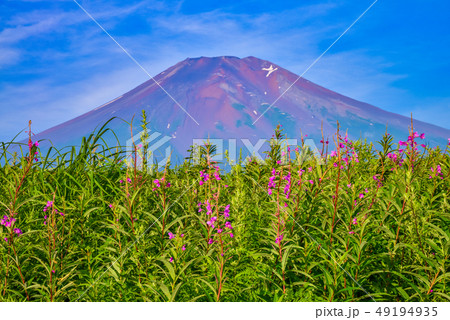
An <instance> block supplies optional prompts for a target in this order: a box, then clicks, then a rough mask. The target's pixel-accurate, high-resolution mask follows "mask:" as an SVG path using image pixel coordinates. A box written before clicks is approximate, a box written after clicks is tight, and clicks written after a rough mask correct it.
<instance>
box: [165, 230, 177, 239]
mask: <svg viewBox="0 0 450 320" xmlns="http://www.w3.org/2000/svg"><path fill="white" fill-rule="evenodd" d="M167 234H168V235H169V239H173V238H175V235H174V234H173V233H172V232H168V233H167Z"/></svg>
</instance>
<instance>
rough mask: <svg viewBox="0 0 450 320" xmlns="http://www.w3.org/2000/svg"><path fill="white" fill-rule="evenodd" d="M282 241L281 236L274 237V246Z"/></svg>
mask: <svg viewBox="0 0 450 320" xmlns="http://www.w3.org/2000/svg"><path fill="white" fill-rule="evenodd" d="M282 240H283V235H282V234H281V235H279V236H278V237H276V239H275V243H276V244H280V243H281V241H282Z"/></svg>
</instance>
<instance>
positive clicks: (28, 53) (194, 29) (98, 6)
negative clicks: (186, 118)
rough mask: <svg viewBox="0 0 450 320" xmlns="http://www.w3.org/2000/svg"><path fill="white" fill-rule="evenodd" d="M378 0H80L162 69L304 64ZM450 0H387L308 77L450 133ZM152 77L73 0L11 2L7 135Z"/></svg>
mask: <svg viewBox="0 0 450 320" xmlns="http://www.w3.org/2000/svg"><path fill="white" fill-rule="evenodd" d="M373 1H374V0H369V1H365V0H352V1H345V0H343V1H319V0H318V1H308V0H302V1H298V0H297V1H263V0H258V1H253V0H250V1H228V0H222V1H209V0H208V1H206V0H201V1H137V0H127V1H115V0H92V1H86V0H84V1H83V0H79V3H80V4H81V5H82V6H83V7H84V8H85V9H86V10H87V11H88V12H90V13H91V14H92V15H93V16H94V17H95V18H96V19H97V20H98V22H99V23H100V24H101V25H102V26H103V27H104V28H105V29H106V30H107V31H108V32H110V34H111V35H112V36H113V37H115V38H116V40H117V41H118V42H119V43H120V44H121V45H122V46H123V47H125V48H126V49H127V50H128V51H129V52H130V54H131V55H132V56H133V57H134V58H135V59H136V60H137V61H139V62H140V63H141V64H142V65H143V66H144V67H145V69H147V70H148V71H149V73H150V74H152V75H156V74H158V73H159V72H161V71H163V70H164V69H166V68H168V67H170V66H172V65H174V64H175V63H177V62H179V61H181V60H184V59H185V58H187V57H191V58H192V57H199V56H221V55H232V56H238V57H246V56H250V55H251V56H256V57H258V58H262V59H266V60H270V61H272V62H274V63H276V64H278V65H280V66H282V67H284V68H286V69H288V70H290V71H292V72H295V73H297V74H301V73H303V71H304V70H305V69H306V68H307V67H308V66H309V65H310V64H311V63H312V62H313V61H314V60H315V59H316V58H317V57H318V56H319V55H320V54H321V53H322V52H323V51H324V50H325V49H326V48H327V47H328V46H329V45H330V44H331V43H332V42H333V41H334V40H335V39H336V38H337V37H338V36H339V35H340V34H341V33H342V32H343V31H344V30H345V29H346V28H347V27H348V26H349V25H350V24H351V23H352V22H353V21H354V20H355V19H356V18H357V17H358V16H359V15H360V14H361V13H362V12H363V11H364V10H365V9H366V8H367V7H369V5H370V4H371V3H372V2H373ZM448 12H450V2H447V1H442V0H440V1H437V0H426V1H425V0H424V1H418V0H409V1H406V0H405V1H404V0H397V1H387V0H379V1H378V2H377V3H376V4H375V5H374V6H373V7H372V9H371V10H370V11H369V12H367V14H366V15H365V16H364V17H363V18H362V19H361V20H360V21H359V22H358V23H357V24H355V25H354V26H353V27H352V28H351V29H350V30H349V32H348V33H347V34H345V35H344V36H343V37H342V38H341V39H340V41H339V42H337V43H336V45H335V46H333V47H332V49H331V50H330V51H329V52H328V53H327V54H326V55H324V56H323V58H322V59H320V61H319V62H318V63H317V64H316V65H314V67H313V68H311V69H310V70H309V71H308V73H307V74H306V75H305V78H307V79H308V80H311V81H313V82H315V83H317V84H319V85H322V86H324V87H326V88H328V89H331V90H334V91H336V92H339V93H341V94H344V95H347V96H349V97H351V98H354V99H357V100H361V101H364V102H368V103H370V104H373V105H375V106H377V107H380V108H383V109H386V110H389V111H392V112H397V113H400V114H403V115H409V114H410V112H413V115H414V117H415V118H417V119H420V120H423V121H427V122H430V123H433V124H436V125H440V126H442V127H445V128H449V129H450V82H449V81H448V75H449V74H450V62H449V59H448V57H449V53H448V52H449V49H450V23H449V22H448ZM146 80H148V76H147V75H146V74H145V73H144V72H143V71H142V70H141V69H139V67H137V66H136V65H135V64H134V63H133V62H132V61H131V60H130V59H129V58H128V57H127V56H126V55H125V54H124V52H123V51H121V49H120V48H119V47H118V46H117V45H116V44H115V43H114V42H113V41H112V40H111V39H110V38H109V37H108V36H106V35H105V34H104V33H103V32H102V30H101V29H100V28H99V27H98V26H97V25H96V24H95V23H94V22H92V20H90V19H89V17H87V16H86V14H85V13H84V12H83V11H82V10H81V9H80V8H79V7H78V6H77V5H76V3H75V2H74V1H73V0H51V1H50V0H49V1H40V0H22V1H20V0H4V1H2V2H1V3H0V141H7V140H10V139H11V138H12V137H13V136H14V135H15V134H16V133H18V132H19V131H21V130H22V129H24V128H25V127H26V125H27V123H28V120H29V119H31V120H33V131H35V132H40V131H42V130H45V129H47V128H49V127H52V126H54V125H57V124H59V123H61V122H63V121H66V120H70V119H72V118H74V117H76V116H78V115H80V114H83V113H84V112H87V111H89V110H91V109H93V108H95V107H97V106H99V105H102V104H103V103H105V102H107V101H109V100H112V99H114V98H115V97H117V96H120V95H121V94H123V93H125V92H127V91H129V90H131V89H133V88H134V87H136V86H138V85H139V84H141V83H142V82H144V81H146Z"/></svg>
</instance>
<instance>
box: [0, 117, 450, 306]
mask: <svg viewBox="0 0 450 320" xmlns="http://www.w3.org/2000/svg"><path fill="white" fill-rule="evenodd" d="M107 131H108V130H107V129H106V127H105V126H104V127H102V128H101V129H100V130H98V131H97V132H96V133H95V134H92V135H91V136H90V137H87V138H86V139H84V140H83V143H82V147H81V149H79V150H75V149H71V150H69V151H68V152H65V153H60V154H59V155H57V156H52V157H50V156H48V155H47V156H46V155H45V154H44V155H42V154H40V153H39V150H40V149H39V147H38V146H36V144H35V141H31V143H30V144H29V146H24V147H25V149H26V151H25V152H24V154H23V156H21V157H14V156H13V155H12V154H11V153H10V152H9V151H8V150H9V149H8V148H11V145H8V144H2V150H0V155H1V157H2V158H1V159H2V161H1V167H0V216H1V217H3V219H2V225H0V236H1V241H0V280H1V281H0V301H27V300H29V301H450V287H449V280H450V279H449V277H450V271H449V262H448V258H449V254H450V252H449V236H450V231H449V225H450V205H449V196H450V179H449V175H450V170H449V168H450V157H449V155H448V151H449V147H448V146H447V149H446V150H442V149H439V148H435V149H431V148H428V147H426V146H420V145H418V143H421V142H420V137H419V136H418V135H414V133H413V132H411V136H410V138H409V139H408V141H407V142H405V144H406V145H404V144H403V143H402V145H398V144H397V143H396V142H395V143H394V141H393V138H392V137H391V136H390V135H388V134H386V135H385V136H384V137H382V138H381V137H380V142H379V143H377V144H374V145H372V144H368V143H366V142H363V141H354V142H351V141H345V140H346V138H345V137H343V136H339V135H336V136H335V137H334V141H329V144H326V142H325V141H323V143H322V144H321V147H323V150H321V154H322V155H321V157H312V156H311V153H310V151H308V150H307V149H306V148H303V147H302V146H299V148H298V149H297V150H296V151H294V150H292V152H294V153H295V154H296V156H295V157H293V158H292V159H290V158H289V157H288V155H289V153H285V152H286V150H283V148H282V140H283V139H284V138H285V137H284V136H283V133H282V130H281V128H280V127H278V128H277V129H276V135H275V137H274V138H273V140H272V141H271V145H272V149H271V151H270V152H268V154H267V158H266V160H265V161H257V159H253V160H252V161H250V162H247V163H245V164H244V163H243V162H241V161H239V162H238V163H235V164H233V165H232V167H231V169H230V170H228V171H226V172H225V171H223V170H221V169H218V168H217V167H216V164H215V163H213V162H212V161H211V160H210V159H211V158H210V156H211V154H213V153H214V147H213V146H211V145H208V144H206V145H205V146H204V147H202V149H201V154H200V155H201V157H200V159H199V161H197V162H194V161H193V160H186V162H185V163H184V164H182V165H180V166H176V167H173V168H170V167H166V168H159V170H156V169H155V168H153V170H144V169H145V168H140V167H138V166H137V165H135V158H138V157H140V156H142V152H138V151H136V152H135V153H134V154H133V156H132V157H131V158H125V153H123V152H122V150H121V149H120V148H116V147H112V148H108V147H107V146H105V145H104V143H103V142H102V136H103V135H104V134H106V133H107ZM396 138H399V137H396ZM30 140H32V136H31V137H30ZM146 147H147V146H145V145H144V149H145V148H146ZM328 148H329V149H330V150H335V151H336V152H333V153H331V152H328ZM319 149H320V148H319ZM399 149H403V150H404V151H403V152H399V151H398V150H399ZM415 149H417V150H415ZM36 152H38V154H36V155H35V153H36ZM355 155H356V156H355ZM35 157H36V158H37V159H38V160H37V161H36V160H35V159H34V158H35ZM400 159H401V160H400ZM127 164H128V165H127ZM144 164H145V165H147V164H146V163H145V162H144ZM269 189H270V191H269ZM44 208H45V210H46V211H45V212H44Z"/></svg>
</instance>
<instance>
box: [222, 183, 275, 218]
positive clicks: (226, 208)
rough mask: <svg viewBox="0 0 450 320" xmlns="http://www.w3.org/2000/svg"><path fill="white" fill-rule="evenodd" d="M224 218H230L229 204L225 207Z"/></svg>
mask: <svg viewBox="0 0 450 320" xmlns="http://www.w3.org/2000/svg"><path fill="white" fill-rule="evenodd" d="M270 191H271V192H272V190H270ZM269 194H270V193H269ZM223 216H224V217H225V218H228V217H229V216H230V205H229V204H228V205H227V206H226V207H225V210H224V211H223Z"/></svg>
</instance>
